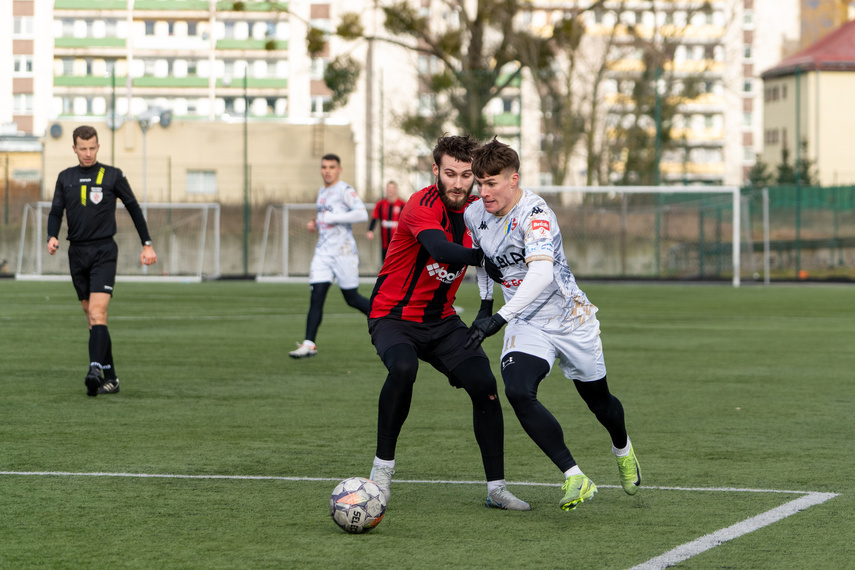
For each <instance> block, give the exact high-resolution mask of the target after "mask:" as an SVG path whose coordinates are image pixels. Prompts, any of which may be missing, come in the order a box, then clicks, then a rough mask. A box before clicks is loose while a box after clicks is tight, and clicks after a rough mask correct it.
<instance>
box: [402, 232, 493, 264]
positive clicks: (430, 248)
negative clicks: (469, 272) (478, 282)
mask: <svg viewBox="0 0 855 570" xmlns="http://www.w3.org/2000/svg"><path fill="white" fill-rule="evenodd" d="M416 239H418V240H419V243H420V244H422V246H423V247H424V248H425V249H426V250H427V252H428V253H429V254H430V256H431V257H432V258H434V259H435V260H437V261H438V262H440V263H462V264H464V265H478V266H480V265H481V264H482V263H483V262H484V252H482V251H481V250H480V249H470V248H468V247H465V246H462V245H459V244H456V243H453V242H450V241H448V239H447V238H446V237H445V232H443V231H442V230H422V231H421V232H419V235H418V236H416Z"/></svg>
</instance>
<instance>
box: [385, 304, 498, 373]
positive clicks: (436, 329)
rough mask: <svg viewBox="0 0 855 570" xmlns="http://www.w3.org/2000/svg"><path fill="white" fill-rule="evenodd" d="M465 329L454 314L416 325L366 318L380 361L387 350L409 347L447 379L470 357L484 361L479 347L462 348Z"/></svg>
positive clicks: (466, 337)
mask: <svg viewBox="0 0 855 570" xmlns="http://www.w3.org/2000/svg"><path fill="white" fill-rule="evenodd" d="M468 331H469V327H467V326H466V323H464V322H463V321H462V320H460V317H458V316H457V315H454V316H453V317H448V318H447V319H442V320H441V321H439V322H435V323H416V322H413V321H404V320H400V319H391V318H380V319H368V332H369V333H370V334H371V342H372V343H374V348H376V349H377V354H378V355H379V356H380V359H381V360H382V359H383V355H384V353H385V352H386V351H387V350H389V349H390V348H391V347H393V346H395V345H398V344H409V345H410V346H412V347H413V348H415V350H416V354H417V355H418V357H419V358H420V359H421V360H424V361H425V362H428V363H430V364H431V365H432V366H433V367H434V368H436V369H437V370H439V371H440V372H442V373H443V374H445V375H446V376H448V375H449V374H450V373H451V371H452V370H454V369H455V368H457V367H458V366H459V365H460V364H461V363H463V362H465V361H466V360H469V359H470V358H485V359H486V358H487V353H485V352H484V349H483V348H481V347H480V346H479V347H478V348H469V349H464V348H463V345H464V344H466V340H467V339H468V338H469V332H468Z"/></svg>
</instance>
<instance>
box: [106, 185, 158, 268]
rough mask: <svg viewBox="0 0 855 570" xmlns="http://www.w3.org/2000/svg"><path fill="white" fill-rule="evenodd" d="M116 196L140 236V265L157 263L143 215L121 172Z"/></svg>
mask: <svg viewBox="0 0 855 570" xmlns="http://www.w3.org/2000/svg"><path fill="white" fill-rule="evenodd" d="M116 195H117V196H118V197H119V198H120V199H121V200H122V203H124V204H125V209H126V210H127V211H128V213H129V214H130V215H131V219H132V220H133V221H134V227H135V228H136V229H137V234H139V236H140V241H141V242H142V246H143V248H142V253H140V263H141V264H142V265H151V264H153V263H157V253H155V251H154V246H153V245H152V243H151V235H149V233H148V224H147V223H146V221H145V215H144V214H143V211H142V208H140V205H139V202H137V199H136V197H135V196H134V192H133V190H131V185H130V184H128V179H127V178H125V175H124V174H123V173H122V171H121V170H120V171H119V179H118V180H117V181H116Z"/></svg>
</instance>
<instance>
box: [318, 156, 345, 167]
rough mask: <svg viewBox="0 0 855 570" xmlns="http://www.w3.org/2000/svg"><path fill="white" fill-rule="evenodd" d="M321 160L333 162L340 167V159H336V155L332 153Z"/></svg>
mask: <svg viewBox="0 0 855 570" xmlns="http://www.w3.org/2000/svg"><path fill="white" fill-rule="evenodd" d="M321 160H322V161H323V160H334V161H336V162H337V163H338V165H339V166H341V159H340V158H339V157H338V155H337V154H333V153H329V154H325V155H323V156H322V157H321Z"/></svg>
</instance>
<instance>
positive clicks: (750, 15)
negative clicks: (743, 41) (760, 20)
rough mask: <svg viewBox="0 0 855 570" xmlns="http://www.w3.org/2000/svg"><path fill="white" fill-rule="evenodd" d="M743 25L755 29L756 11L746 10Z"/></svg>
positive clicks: (743, 15)
mask: <svg viewBox="0 0 855 570" xmlns="http://www.w3.org/2000/svg"><path fill="white" fill-rule="evenodd" d="M742 23H743V24H745V27H750V28H753V27H754V10H745V12H743V13H742Z"/></svg>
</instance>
